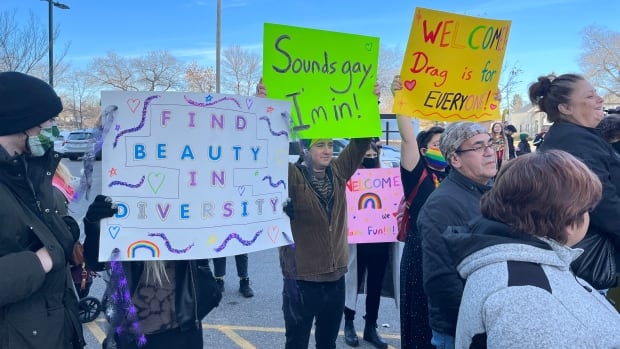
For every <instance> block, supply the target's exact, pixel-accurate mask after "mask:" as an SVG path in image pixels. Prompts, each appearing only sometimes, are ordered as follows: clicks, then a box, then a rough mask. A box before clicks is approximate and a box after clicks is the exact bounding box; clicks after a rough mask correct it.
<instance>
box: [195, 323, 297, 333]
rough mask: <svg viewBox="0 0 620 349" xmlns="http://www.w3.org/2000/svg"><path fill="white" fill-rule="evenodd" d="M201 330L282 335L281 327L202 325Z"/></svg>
mask: <svg viewBox="0 0 620 349" xmlns="http://www.w3.org/2000/svg"><path fill="white" fill-rule="evenodd" d="M202 328H206V329H212V330H218V331H219V330H221V329H222V328H228V329H231V330H234V331H255V332H275V333H284V332H285V331H284V328H281V327H257V326H237V325H209V324H202Z"/></svg>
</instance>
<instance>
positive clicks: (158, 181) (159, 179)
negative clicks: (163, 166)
mask: <svg viewBox="0 0 620 349" xmlns="http://www.w3.org/2000/svg"><path fill="white" fill-rule="evenodd" d="M165 180H166V175H165V174H163V173H161V172H151V173H149V175H148V178H147V182H148V183H149V187H151V190H152V191H153V194H157V192H158V191H159V189H161V186H162V185H163V184H164V181H165Z"/></svg>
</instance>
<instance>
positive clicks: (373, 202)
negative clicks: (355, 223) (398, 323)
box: [357, 193, 381, 210]
mask: <svg viewBox="0 0 620 349" xmlns="http://www.w3.org/2000/svg"><path fill="white" fill-rule="evenodd" d="M365 208H372V209H375V210H377V209H380V208H381V198H380V197H379V195H377V194H375V193H364V194H362V195H361V196H360V198H359V200H358V202H357V209H358V210H363V209H365Z"/></svg>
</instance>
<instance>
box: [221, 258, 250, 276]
mask: <svg viewBox="0 0 620 349" xmlns="http://www.w3.org/2000/svg"><path fill="white" fill-rule="evenodd" d="M235 264H236V265H237V275H238V276H239V278H241V279H245V278H247V277H248V254H247V253H244V254H238V255H236V256H235ZM213 271H214V274H215V277H216V278H221V277H224V275H226V257H220V258H213Z"/></svg>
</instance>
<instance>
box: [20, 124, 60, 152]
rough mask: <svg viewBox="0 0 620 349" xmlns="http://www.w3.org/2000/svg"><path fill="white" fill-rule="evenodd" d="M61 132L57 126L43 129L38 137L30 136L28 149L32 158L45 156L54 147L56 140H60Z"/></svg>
mask: <svg viewBox="0 0 620 349" xmlns="http://www.w3.org/2000/svg"><path fill="white" fill-rule="evenodd" d="M59 134H60V131H59V130H58V127H57V126H52V127H49V128H42V129H41V133H39V135H37V136H28V140H27V142H28V147H29V148H30V154H32V156H37V157H38V156H43V155H44V154H45V153H46V152H47V151H48V150H50V149H51V148H52V147H53V146H54V140H55V139H56V138H58V135H59Z"/></svg>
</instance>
